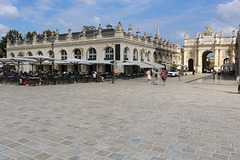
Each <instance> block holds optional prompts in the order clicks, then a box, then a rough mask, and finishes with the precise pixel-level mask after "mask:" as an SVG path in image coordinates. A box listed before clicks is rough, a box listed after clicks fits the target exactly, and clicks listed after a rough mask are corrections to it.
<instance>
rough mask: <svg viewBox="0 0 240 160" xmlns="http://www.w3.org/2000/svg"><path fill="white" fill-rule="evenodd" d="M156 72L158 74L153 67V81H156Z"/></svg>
mask: <svg viewBox="0 0 240 160" xmlns="http://www.w3.org/2000/svg"><path fill="white" fill-rule="evenodd" d="M155 74H156V71H155V70H154V69H152V75H151V76H152V77H153V83H155V79H156V78H155Z"/></svg>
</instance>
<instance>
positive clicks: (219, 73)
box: [217, 69, 221, 79]
mask: <svg viewBox="0 0 240 160" xmlns="http://www.w3.org/2000/svg"><path fill="white" fill-rule="evenodd" d="M217 74H218V79H220V76H221V70H220V69H219V70H218V73H217Z"/></svg>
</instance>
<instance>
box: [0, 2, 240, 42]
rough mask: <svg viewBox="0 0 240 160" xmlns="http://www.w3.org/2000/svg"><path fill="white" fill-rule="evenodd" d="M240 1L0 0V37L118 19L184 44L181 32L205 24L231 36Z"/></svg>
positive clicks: (239, 14) (190, 33)
mask: <svg viewBox="0 0 240 160" xmlns="http://www.w3.org/2000/svg"><path fill="white" fill-rule="evenodd" d="M239 8H240V0H199V1H198V0H0V36H3V35H4V34H5V33H6V32H7V31H8V30H9V29H16V30H18V31H19V32H20V33H22V34H25V33H27V32H28V31H34V30H35V31H37V32H38V33H42V31H44V30H47V29H50V30H56V29H58V30H59V32H60V33H67V31H68V29H69V28H71V29H72V30H73V32H74V31H81V30H82V27H83V25H94V26H96V27H98V25H99V24H100V23H101V24H102V26H103V27H105V26H106V25H107V24H112V25H113V26H116V25H117V24H118V22H119V21H120V22H121V23H122V25H123V28H124V30H125V32H128V26H129V24H131V25H132V28H133V33H134V34H135V33H136V31H137V28H139V29H140V32H141V35H143V34H144V32H146V33H147V35H150V34H151V33H152V34H153V36H155V34H156V30H157V24H159V28H160V35H161V37H162V38H163V39H164V38H166V40H170V42H176V43H178V44H180V45H183V39H184V33H185V32H186V33H187V35H188V37H194V35H195V32H201V33H203V32H204V31H205V27H211V29H212V31H214V32H218V33H219V32H220V31H223V34H224V35H225V36H228V35H229V36H230V35H232V34H231V32H232V30H234V29H235V30H238V29H239V27H238V26H239V24H240V9H239Z"/></svg>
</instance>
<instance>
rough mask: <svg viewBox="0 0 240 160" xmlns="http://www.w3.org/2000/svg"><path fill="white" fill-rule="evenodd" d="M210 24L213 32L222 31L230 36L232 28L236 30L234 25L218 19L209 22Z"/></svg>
mask: <svg viewBox="0 0 240 160" xmlns="http://www.w3.org/2000/svg"><path fill="white" fill-rule="evenodd" d="M210 26H211V27H212V30H213V31H215V32H218V33H220V32H221V31H222V32H223V35H224V36H232V31H233V30H235V31H237V29H236V28H235V27H233V26H230V25H228V24H226V23H222V22H219V21H212V22H210Z"/></svg>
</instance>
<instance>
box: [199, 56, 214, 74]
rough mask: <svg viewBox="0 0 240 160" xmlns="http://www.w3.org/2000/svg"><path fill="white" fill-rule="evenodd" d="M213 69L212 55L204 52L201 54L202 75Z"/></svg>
mask: <svg viewBox="0 0 240 160" xmlns="http://www.w3.org/2000/svg"><path fill="white" fill-rule="evenodd" d="M213 68H214V53H213V52H212V51H205V52H203V54H202V73H206V72H209V71H211V70H212V69H213Z"/></svg>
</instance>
